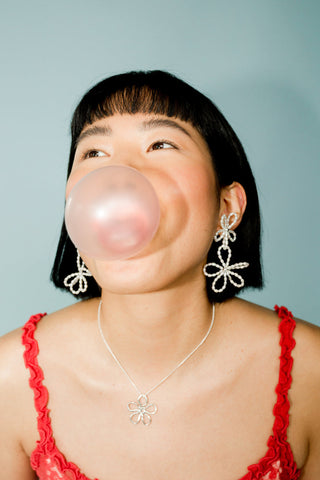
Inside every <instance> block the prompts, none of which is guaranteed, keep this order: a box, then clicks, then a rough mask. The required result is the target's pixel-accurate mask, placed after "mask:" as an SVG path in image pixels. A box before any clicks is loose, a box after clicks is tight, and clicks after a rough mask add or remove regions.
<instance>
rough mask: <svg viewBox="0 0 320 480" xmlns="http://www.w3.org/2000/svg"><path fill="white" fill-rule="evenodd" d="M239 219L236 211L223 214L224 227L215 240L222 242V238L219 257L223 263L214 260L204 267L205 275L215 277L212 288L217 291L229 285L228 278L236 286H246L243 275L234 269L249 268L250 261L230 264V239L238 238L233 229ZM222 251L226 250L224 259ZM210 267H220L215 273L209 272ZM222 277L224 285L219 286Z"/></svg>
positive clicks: (221, 223) (231, 240) (222, 225)
mask: <svg viewBox="0 0 320 480" xmlns="http://www.w3.org/2000/svg"><path fill="white" fill-rule="evenodd" d="M232 217H233V220H231V219H232ZM237 220H238V215H237V214H236V213H230V215H229V216H228V217H227V215H222V217H221V221H220V225H221V227H222V228H221V230H218V231H217V233H216V234H215V236H214V241H215V242H220V240H222V245H220V247H219V248H218V257H219V260H220V262H221V265H219V264H218V263H214V262H212V263H207V264H206V265H205V266H204V267H203V273H204V274H205V276H206V277H213V278H214V280H213V282H212V287H211V288H212V290H213V291H214V292H215V293H220V292H223V290H224V289H225V288H226V286H227V281H228V280H229V282H230V283H232V285H234V286H235V287H238V288H241V287H243V286H244V280H243V278H242V277H241V275H239V273H236V272H234V271H233V270H239V269H242V268H247V267H248V266H249V263H248V262H239V263H234V264H233V265H230V260H231V248H230V247H229V244H228V242H229V240H230V242H234V241H235V239H236V238H237V236H236V232H234V231H233V230H231V229H232V227H233V226H234V225H235V223H236V221H237ZM222 251H225V252H226V254H227V255H226V259H223V257H222ZM208 267H215V268H217V269H218V271H217V272H215V273H209V272H208V270H207V269H208ZM220 278H223V285H222V287H220V288H218V287H217V283H218V281H219V280H220Z"/></svg>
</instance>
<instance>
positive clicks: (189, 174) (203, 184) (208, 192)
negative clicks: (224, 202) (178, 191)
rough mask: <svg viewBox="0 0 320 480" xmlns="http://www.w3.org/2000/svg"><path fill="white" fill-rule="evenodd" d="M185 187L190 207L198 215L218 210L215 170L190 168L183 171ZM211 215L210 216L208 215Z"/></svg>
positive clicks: (206, 215)
mask: <svg viewBox="0 0 320 480" xmlns="http://www.w3.org/2000/svg"><path fill="white" fill-rule="evenodd" d="M182 178H183V189H184V194H185V198H186V200H187V201H188V204H189V208H190V210H191V211H192V212H194V214H195V215H197V216H204V217H206V218H207V220H209V217H210V216H212V215H215V214H216V213H217V212H218V209H219V205H218V196H217V187H216V181H215V177H214V174H213V172H212V171H211V170H210V169H208V168H190V169H189V170H188V171H185V172H184V173H183V177H182ZM208 215H209V217H208Z"/></svg>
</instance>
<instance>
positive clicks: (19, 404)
mask: <svg viewBox="0 0 320 480" xmlns="http://www.w3.org/2000/svg"><path fill="white" fill-rule="evenodd" d="M20 337H21V330H20V331H15V332H11V333H10V334H7V335H5V336H4V337H2V338H0V445H1V448H0V466H1V478H6V479H10V480H35V479H36V475H35V472H34V471H33V470H32V469H31V466H30V461H29V457H28V455H27V454H26V452H25V450H24V448H23V435H24V434H25V432H26V431H27V430H28V422H24V417H25V411H26V403H28V400H29V397H28V395H26V394H25V393H26V391H27V390H26V387H27V384H26V379H27V376H26V372H24V365H23V357H22V354H23V348H22V345H21V340H20Z"/></svg>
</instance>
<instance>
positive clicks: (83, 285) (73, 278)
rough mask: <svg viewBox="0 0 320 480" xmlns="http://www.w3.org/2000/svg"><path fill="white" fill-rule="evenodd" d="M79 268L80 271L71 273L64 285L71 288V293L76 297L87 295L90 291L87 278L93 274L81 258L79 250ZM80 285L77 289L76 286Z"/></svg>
mask: <svg viewBox="0 0 320 480" xmlns="http://www.w3.org/2000/svg"><path fill="white" fill-rule="evenodd" d="M77 268H78V271H77V272H75V273H70V275H68V276H67V277H66V278H65V279H64V281H63V283H64V285H65V287H67V288H69V290H70V292H71V293H73V294H74V295H79V293H80V292H81V293H85V292H86V291H87V289H88V281H87V279H86V277H92V274H91V273H90V271H89V270H88V268H87V267H86V266H85V264H84V261H83V260H82V258H81V257H80V254H79V252H78V249H77ZM77 284H78V286H77V288H75V287H76V285H77Z"/></svg>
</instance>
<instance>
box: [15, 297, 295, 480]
mask: <svg viewBox="0 0 320 480" xmlns="http://www.w3.org/2000/svg"><path fill="white" fill-rule="evenodd" d="M275 310H276V312H277V313H278V316H279V317H280V319H281V322H280V324H279V331H280V333H281V338H280V346H281V355H280V372H279V383H278V385H277V386H276V390H275V391H276V393H277V401H276V404H275V406H274V408H273V414H274V417H275V419H274V424H273V429H272V431H273V434H272V435H270V437H269V439H268V441H267V446H268V451H267V453H266V455H265V456H264V457H263V458H262V459H261V460H259V461H258V463H255V464H254V465H250V466H249V467H248V468H247V473H246V474H245V475H244V476H243V477H241V479H239V480H297V479H298V478H299V477H300V474H301V471H300V470H298V468H297V465H296V463H295V461H294V458H293V454H292V450H291V447H290V445H289V443H288V442H287V428H288V425H289V408H290V404H289V400H288V390H289V388H290V386H291V381H292V377H291V369H292V364H293V359H292V357H291V351H292V349H293V348H294V346H295V344H296V342H295V340H294V339H293V337H292V333H293V330H294V328H295V326H296V322H295V320H294V319H293V317H292V313H291V312H289V311H288V310H287V309H286V308H285V307H280V308H279V307H278V306H276V307H275ZM43 316H44V315H43V314H38V315H33V316H32V317H31V318H30V319H29V321H28V322H27V323H26V324H25V326H24V327H23V330H24V333H23V336H22V343H23V345H25V352H24V361H25V365H26V367H27V368H28V369H29V371H30V380H29V383H30V387H31V388H32V390H33V392H34V402H35V407H36V410H37V413H38V431H39V436H40V439H39V440H38V441H37V446H36V448H35V450H34V451H33V452H32V454H31V458H30V462H31V466H32V468H33V469H34V470H35V472H36V473H37V475H38V477H39V480H61V479H62V480H90V479H89V478H88V477H86V476H85V475H84V474H83V473H81V472H80V469H79V467H77V465H75V464H74V463H71V462H69V461H68V460H66V458H65V457H64V455H63V454H62V452H60V450H59V449H58V448H57V446H56V444H55V440H54V437H53V432H52V428H51V420H50V415H49V410H48V408H47V404H48V396H49V394H48V390H47V388H46V387H45V386H44V385H43V383H42V381H43V378H44V377H43V372H42V369H41V367H40V366H39V364H38V359H37V355H38V353H39V347H38V343H37V340H36V339H35V338H34V332H35V330H36V326H37V323H38V322H39V320H40V319H41V318H42V317H43ZM94 480H98V479H94Z"/></svg>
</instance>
